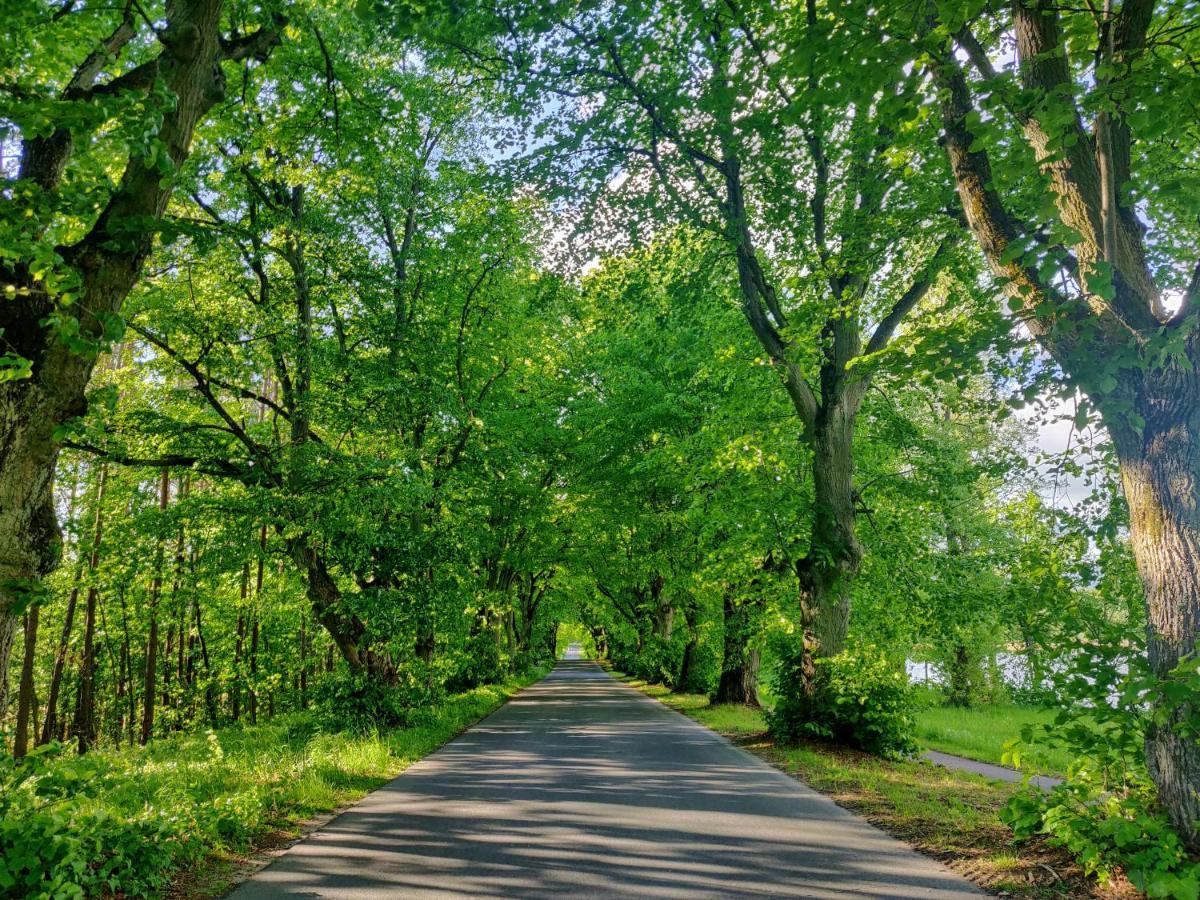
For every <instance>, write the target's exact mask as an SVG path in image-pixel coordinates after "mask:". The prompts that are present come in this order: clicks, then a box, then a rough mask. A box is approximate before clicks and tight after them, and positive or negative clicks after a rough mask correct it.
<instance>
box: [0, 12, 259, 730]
mask: <svg viewBox="0 0 1200 900" xmlns="http://www.w3.org/2000/svg"><path fill="white" fill-rule="evenodd" d="M224 14H225V4H224V3H223V2H222V0H170V2H167V3H166V5H165V9H164V11H163V13H162V16H163V21H164V23H165V24H164V26H163V27H162V29H161V31H160V32H159V33H157V34H155V35H154V36H152V37H149V38H148V37H147V34H146V32H147V30H148V29H151V28H152V27H153V26H151V25H150V24H149V21H148V20H147V19H146V15H145V12H144V11H142V10H141V9H140V8H139V7H138V5H137V4H136V3H133V2H129V3H126V4H124V6H123V7H122V8H120V9H108V8H106V9H103V10H93V9H92V8H91V7H86V8H79V9H76V8H75V7H74V6H73V5H69V6H64V7H62V8H61V9H55V8H54V7H51V6H49V5H45V6H42V5H30V6H27V7H26V8H25V11H24V14H23V15H20V16H18V17H17V19H16V21H15V22H14V23H12V26H14V31H15V32H16V33H14V34H10V41H9V42H8V46H9V47H11V48H12V50H13V52H14V54H18V53H19V54H22V55H23V54H24V48H25V47H28V46H32V47H34V48H36V51H37V52H35V53H33V54H31V55H29V56H23V58H22V57H17V58H14V59H12V60H11V63H12V66H11V68H10V67H9V61H6V66H5V67H6V69H7V70H8V71H11V72H12V73H13V76H12V81H10V83H8V84H6V85H5V86H4V87H5V92H4V93H5V94H6V96H8V97H9V98H10V101H9V103H8V104H7V107H8V108H7V109H6V110H5V111H4V113H3V117H4V119H5V120H7V121H8V122H11V123H13V124H12V126H10V127H11V129H12V130H11V131H10V132H9V133H8V134H6V135H5V139H6V140H8V139H9V138H10V137H11V138H15V139H19V140H20V142H21V150H20V163H19V168H18V171H17V173H16V174H17V177H16V179H15V180H13V181H10V182H9V183H8V184H7V185H6V195H7V196H8V197H11V199H6V200H5V202H4V205H3V211H2V215H3V224H2V225H0V229H2V232H0V233H2V234H3V237H4V245H5V246H4V250H3V257H2V258H0V284H2V285H3V287H2V290H3V293H4V300H3V302H2V303H0V332H2V333H3V338H4V341H5V344H6V347H7V349H6V352H5V354H4V356H3V357H0V713H3V711H4V708H5V703H6V699H7V698H6V696H5V685H6V684H7V675H8V659H9V651H10V649H11V645H12V639H13V634H14V631H15V628H16V623H17V620H18V617H19V615H20V613H21V609H22V607H23V606H25V605H27V603H28V601H29V599H30V594H31V587H32V585H33V582H34V580H35V579H36V578H37V577H38V576H41V575H45V574H47V573H48V572H50V571H51V570H52V569H53V568H54V567H55V566H56V565H57V563H58V558H59V553H60V547H61V539H60V537H59V534H58V526H57V523H56V516H55V513H54V506H53V481H54V466H55V462H56V460H57V458H58V451H59V443H58V437H57V435H56V430H57V429H58V428H60V427H61V426H62V425H63V424H64V423H65V422H67V421H68V420H69V419H71V418H72V417H74V416H77V415H78V414H79V413H80V412H82V410H83V408H84V392H85V390H86V388H87V384H88V380H89V378H90V376H91V373H92V369H93V367H94V365H95V362H96V356H97V353H98V351H99V349H100V347H101V346H102V345H103V344H104V343H105V342H106V341H108V340H111V339H112V338H113V337H115V336H117V335H119V333H120V318H119V314H120V311H121V306H122V304H123V303H124V301H125V298H126V297H127V296H128V294H129V292H130V291H131V290H132V288H133V286H134V284H135V283H136V282H137V280H138V277H139V275H140V273H141V270H142V266H143V264H144V262H145V260H146V257H147V256H148V255H149V253H150V250H151V247H152V246H153V241H154V236H155V233H156V230H157V225H158V222H159V221H160V220H161V217H162V215H163V212H164V211H165V209H166V206H167V202H168V201H169V199H170V197H171V192H172V190H173V189H174V186H175V177H174V176H175V173H176V172H177V171H178V169H179V167H180V166H181V165H182V164H183V163H184V161H185V160H186V159H187V156H188V153H189V151H190V148H191V144H192V137H193V134H194V132H195V130H196V128H197V126H198V125H199V124H200V123H201V122H202V121H203V119H204V118H205V116H206V115H207V114H208V112H209V111H210V110H211V109H212V108H213V107H214V106H216V105H217V104H219V103H220V102H221V101H222V99H223V97H224V89H225V74H224V71H223V66H224V64H225V63H226V61H230V62H237V61H247V60H251V59H259V60H262V59H265V58H266V56H267V55H268V54H269V53H270V51H271V50H272V48H273V47H274V46H275V45H276V44H278V42H279V36H280V35H279V25H278V23H275V24H271V25H267V26H264V27H260V28H257V29H254V30H251V31H249V32H246V33H242V32H241V28H242V27H243V26H245V25H246V24H248V23H245V22H242V21H240V20H239V21H237V22H233V23H226V22H224V21H223V18H224ZM227 24H233V25H234V26H235V27H236V28H237V29H238V33H237V34H236V36H227V32H226V31H225V30H223V26H225V25H227ZM110 73H111V77H109V78H108V80H106V81H101V80H100V79H101V76H102V75H105V74H110ZM114 119H117V120H118V121H120V120H122V119H123V120H124V124H123V127H118V128H109V127H107V126H108V125H109V123H110V122H112V121H113V120H114ZM109 166H111V167H113V168H114V169H116V170H119V171H120V172H121V174H120V177H119V180H118V181H117V183H116V184H115V185H112V183H111V182H110V181H109V178H108V175H107V172H106V171H105V169H106V168H107V167H109ZM76 176H81V177H76ZM110 185H112V186H110ZM93 210H96V211H98V215H96V214H94V213H93ZM46 323H49V327H47V324H46Z"/></svg>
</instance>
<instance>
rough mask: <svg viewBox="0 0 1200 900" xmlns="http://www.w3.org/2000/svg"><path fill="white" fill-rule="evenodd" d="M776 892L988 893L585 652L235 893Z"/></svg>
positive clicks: (362, 897)
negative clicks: (591, 660) (666, 704)
mask: <svg viewBox="0 0 1200 900" xmlns="http://www.w3.org/2000/svg"><path fill="white" fill-rule="evenodd" d="M772 896H774V897H893V898H914V897H936V898H958V897H978V896H981V893H980V892H979V891H977V890H976V889H975V888H973V887H972V886H971V885H970V884H969V883H968V882H966V881H965V880H963V879H961V878H959V877H958V876H956V875H954V874H953V873H951V872H950V871H949V870H947V869H945V868H944V867H942V866H940V865H939V864H938V863H936V862H934V861H932V860H930V859H927V858H925V857H922V856H920V855H918V854H917V853H915V852H913V851H912V850H910V849H909V848H908V847H906V846H904V845H903V844H901V843H899V842H898V841H895V840H893V839H892V838H890V837H888V836H887V835H885V834H884V833H883V832H881V831H879V830H877V829H875V828H874V827H872V826H871V825H868V824H867V823H865V822H864V821H862V820H861V819H859V818H857V817H855V816H853V815H851V814H850V813H848V812H846V811H845V810H843V809H841V808H840V807H838V806H837V805H836V804H834V803H833V802H832V801H830V800H828V799H826V798H825V797H823V796H821V795H820V794H818V793H816V792H815V791H812V790H810V789H809V788H806V787H805V786H804V785H802V784H800V783H799V782H797V781H796V780H794V779H792V778H789V777H788V776H786V775H784V774H782V773H781V772H778V771H776V770H775V769H772V768H771V767H770V766H767V765H766V764H765V763H762V762H761V761H759V760H758V759H756V758H755V757H753V756H752V755H750V754H749V753H746V752H744V751H742V750H740V749H738V748H737V747H734V746H733V745H732V744H730V743H729V742H728V741H726V740H725V739H724V738H722V737H720V736H718V735H716V734H713V733H712V732H711V731H709V730H707V729H705V728H702V727H700V726H699V725H696V724H695V723H694V722H692V721H690V720H689V719H686V718H685V717H683V716H681V715H679V714H678V713H675V712H674V711H672V710H670V709H667V708H666V707H664V706H663V705H662V704H660V703H658V702H657V701H655V700H652V699H650V698H648V697H645V696H643V695H642V694H640V693H638V692H637V691H635V690H633V689H632V688H630V687H627V686H625V685H623V684H621V683H620V682H618V681H616V680H614V679H613V678H611V677H610V676H609V675H608V674H606V673H605V672H604V671H603V670H602V669H601V668H600V667H598V666H596V665H594V664H593V663H589V662H584V661H565V662H561V663H559V665H558V667H557V668H556V669H555V670H554V671H553V673H551V674H550V676H549V677H547V678H546V679H545V680H543V681H541V682H539V683H538V684H536V685H534V686H533V687H531V688H529V689H528V690H526V691H524V692H522V693H521V694H520V695H519V696H517V697H516V698H514V699H513V700H512V701H511V702H510V703H508V705H506V706H504V707H503V708H501V709H500V710H498V711H497V712H496V713H494V714H493V715H491V716H490V717H488V718H487V719H485V720H483V721H482V722H480V723H479V724H478V725H476V726H475V727H474V728H472V729H470V730H469V731H467V732H466V733H465V734H463V735H462V736H461V737H459V738H458V739H456V740H454V741H452V742H450V743H449V744H447V745H446V746H445V747H443V748H442V749H441V750H439V751H438V752H436V753H434V754H433V755H431V756H429V757H426V758H425V759H424V760H422V761H421V762H419V763H417V764H416V765H414V766H412V767H411V768H409V769H408V770H407V771H406V772H405V773H404V774H403V775H401V776H400V777H399V778H397V779H396V780H395V781H393V782H391V783H390V784H388V785H387V786H385V787H383V788H381V789H380V790H378V791H376V792H375V793H373V794H371V795H370V796H368V797H366V798H365V799H364V800H363V801H362V802H361V803H359V804H357V805H356V806H354V807H353V808H351V809H350V810H348V811H347V812H346V813H344V814H343V815H341V816H339V817H338V818H337V819H335V820H334V821H332V822H331V823H330V824H329V825H327V826H326V827H325V828H324V829H323V830H321V831H319V832H317V833H316V834H314V835H313V836H312V837H310V838H308V839H307V840H305V841H303V842H301V843H299V844H297V845H296V846H294V847H292V848H291V849H290V850H289V851H288V852H287V853H286V854H284V855H283V856H282V857H280V859H279V860H277V861H276V862H275V863H273V864H272V865H270V866H269V867H267V868H266V869H263V870H262V871H260V872H259V873H258V874H257V875H255V876H254V878H252V879H251V880H250V881H248V882H246V883H245V884H243V885H242V886H241V887H240V888H239V889H238V890H236V891H235V892H234V893H233V894H232V897H233V898H235V900H265V898H278V897H333V898H347V900H350V898H353V900H366V898H379V897H389V898H408V897H412V898H426V897H571V898H574V897H613V898H618V897H619V898H626V897H630V898H631V897H638V898H641V897H679V898H684V897H686V898H696V897H772Z"/></svg>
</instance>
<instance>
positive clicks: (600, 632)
mask: <svg viewBox="0 0 1200 900" xmlns="http://www.w3.org/2000/svg"><path fill="white" fill-rule="evenodd" d="M591 630H592V643H593V644H595V645H596V658H597V659H608V632H607V631H605V630H604V626H603V625H593V626H592V629H591Z"/></svg>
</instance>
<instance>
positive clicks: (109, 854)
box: [0, 670, 545, 897]
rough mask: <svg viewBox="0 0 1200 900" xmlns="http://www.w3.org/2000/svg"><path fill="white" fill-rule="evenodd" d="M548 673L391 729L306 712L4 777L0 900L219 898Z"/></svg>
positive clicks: (33, 765) (419, 713)
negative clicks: (35, 899)
mask: <svg viewBox="0 0 1200 900" xmlns="http://www.w3.org/2000/svg"><path fill="white" fill-rule="evenodd" d="M544 674H545V670H541V671H534V672H530V673H527V674H525V675H522V676H520V677H518V678H514V679H513V680H511V681H509V682H506V683H504V684H500V685H487V686H483V687H479V688H476V689H474V690H472V691H468V692H466V693H462V694H457V695H453V696H451V697H447V698H446V699H445V700H444V701H443V702H441V703H439V704H437V705H436V706H430V707H428V708H422V709H418V710H415V711H414V712H413V714H412V717H411V720H410V722H409V724H408V725H407V726H406V727H403V728H396V729H392V730H388V731H384V732H379V733H368V734H357V733H350V732H336V733H330V732H326V731H323V730H322V729H321V728H320V726H319V724H318V722H317V720H316V719H315V718H314V717H313V716H312V715H310V714H304V713H296V714H289V715H286V716H281V717H279V718H277V719H275V720H273V721H272V722H270V723H266V724H262V725H258V726H253V727H245V728H241V727H236V728H227V729H222V730H220V731H216V732H208V733H201V734H198V735H186V736H179V737H173V738H170V739H166V740H160V741H157V742H155V743H154V744H153V745H152V746H151V747H149V748H146V749H140V748H134V749H123V750H105V751H98V752H95V753H92V754H89V755H88V756H87V757H84V758H82V759H80V758H78V757H75V756H73V755H72V754H69V753H65V754H62V755H59V756H44V757H35V758H34V759H32V760H31V761H30V762H29V763H28V764H27V765H26V766H25V767H24V768H23V769H22V768H10V769H8V770H6V771H4V770H0V794H2V795H4V796H2V797H0V895H4V894H5V893H6V890H7V889H12V890H15V891H16V893H17V894H20V895H22V896H59V895H62V896H72V895H74V894H75V893H76V892H77V890H78V889H80V888H81V889H82V890H83V895H87V896H90V895H93V894H95V893H99V892H101V891H100V890H99V889H100V888H101V887H103V888H104V890H103V892H104V893H109V894H113V893H115V894H125V895H129V896H139V895H146V896H153V895H155V894H157V893H158V892H159V891H161V890H162V888H163V887H164V886H165V885H166V884H167V883H168V882H170V881H175V882H176V887H177V892H178V893H179V894H181V895H184V896H188V897H211V896H219V895H221V894H222V893H223V892H224V891H225V890H226V889H227V888H228V887H229V886H230V883H231V882H233V881H236V880H238V878H239V877H240V876H241V875H242V874H244V872H245V871H246V869H247V864H248V857H249V858H252V857H253V856H254V853H255V851H256V850H258V849H259V848H261V847H263V846H264V845H278V844H279V843H281V842H284V841H286V840H287V839H288V838H289V837H292V836H294V835H295V834H297V833H298V829H297V826H299V825H300V824H301V823H303V822H304V821H305V820H307V819H311V818H312V817H314V816H318V815H320V814H323V813H329V812H332V811H334V810H337V809H339V808H341V807H343V806H345V805H347V804H349V803H351V802H353V801H355V800H357V799H359V798H360V797H362V796H363V795H364V794H366V793H368V792H370V791H371V790H374V789H375V788H377V787H379V786H381V785H383V784H385V783H386V782H387V781H388V780H390V779H391V778H393V777H395V776H396V775H397V774H398V773H400V772H401V771H403V770H404V769H405V768H407V767H408V766H409V765H411V764H412V763H413V762H415V761H417V760H418V759H420V758H421V757H423V756H426V755H427V754H429V753H431V752H432V751H433V750H436V749H437V748H438V747H440V746H441V745H442V744H444V743H446V741H448V740H450V739H451V738H453V737H454V736H455V735H457V734H459V733H460V732H462V731H463V730H464V729H466V728H467V727H469V726H470V725H472V724H473V723H474V722H476V721H478V720H479V719H480V718H482V717H483V716H486V715H487V714H488V713H490V712H492V711H493V710H495V709H496V708H497V707H499V706H500V705H501V704H502V703H504V701H505V700H506V699H508V697H510V696H512V695H513V694H514V693H516V692H517V691H518V690H520V689H521V688H522V687H524V686H526V685H528V684H530V683H531V682H533V681H535V680H537V679H538V678H540V677H541V676H542V675H544ZM31 775H32V776H34V777H30V776H31ZM13 879H15V885H16V887H14V885H12V884H8V883H7V882H8V881H10V880H13Z"/></svg>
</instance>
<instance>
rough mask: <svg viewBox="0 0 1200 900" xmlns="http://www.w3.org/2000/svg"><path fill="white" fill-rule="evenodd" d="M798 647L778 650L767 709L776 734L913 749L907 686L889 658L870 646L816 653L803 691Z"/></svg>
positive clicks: (893, 753)
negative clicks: (808, 684)
mask: <svg viewBox="0 0 1200 900" xmlns="http://www.w3.org/2000/svg"><path fill="white" fill-rule="evenodd" d="M802 652H803V651H802V648H801V647H799V646H797V645H796V644H795V642H793V641H789V643H788V645H787V646H786V647H783V648H781V649H780V651H779V652H778V656H777V661H776V664H775V692H776V695H777V698H778V699H777V701H776V703H775V706H774V708H773V709H771V711H770V712H769V713H768V714H767V725H768V727H769V728H770V730H771V734H772V736H773V737H774V738H775V739H776V740H778V741H781V742H795V741H797V740H798V739H800V738H802V737H816V738H821V739H824V740H828V741H833V742H834V743H838V744H843V745H845V746H847V747H854V748H857V749H859V750H865V751H866V752H868V753H873V754H875V755H876V756H883V757H886V758H889V759H897V758H900V757H903V756H908V755H911V754H912V753H914V752H915V751H916V749H917V746H916V742H915V741H914V739H913V729H914V727H915V723H914V720H913V715H912V713H913V695H912V691H911V689H910V688H909V685H908V679H907V678H906V677H905V674H904V672H903V671H902V670H901V669H900V668H899V667H898V666H897V665H896V664H895V662H894V661H893V660H891V659H889V658H887V657H886V656H884V655H883V654H882V653H880V652H878V651H877V650H875V649H874V648H870V647H868V648H863V649H862V650H860V651H858V652H849V651H846V652H843V653H840V654H838V655H837V656H832V657H827V658H823V659H818V660H816V662H815V668H816V673H815V676H814V678H813V685H812V692H811V694H805V693H804V691H803V688H802V684H803V681H802V678H801V672H802V666H803V656H802Z"/></svg>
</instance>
